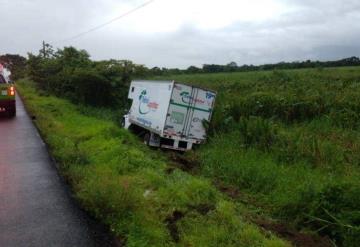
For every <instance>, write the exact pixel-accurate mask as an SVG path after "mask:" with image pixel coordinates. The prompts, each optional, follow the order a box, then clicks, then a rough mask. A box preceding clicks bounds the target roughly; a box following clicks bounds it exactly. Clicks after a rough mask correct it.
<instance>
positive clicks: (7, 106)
mask: <svg viewBox="0 0 360 247" xmlns="http://www.w3.org/2000/svg"><path fill="white" fill-rule="evenodd" d="M6 72H7V71H6V70H5V69H4V68H3V67H2V65H1V64H0V115H6V116H8V117H15V115H16V101H15V86H14V84H12V83H10V80H9V77H8V74H7V73H6Z"/></svg>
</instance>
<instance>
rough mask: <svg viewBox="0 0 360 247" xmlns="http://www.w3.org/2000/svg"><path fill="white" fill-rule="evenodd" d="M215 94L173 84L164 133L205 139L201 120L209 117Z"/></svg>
mask: <svg viewBox="0 0 360 247" xmlns="http://www.w3.org/2000/svg"><path fill="white" fill-rule="evenodd" d="M214 102H215V94H214V93H212V92H210V91H206V90H203V89H199V88H196V87H191V86H187V85H183V84H177V83H176V84H175V85H174V89H173V92H172V96H171V100H170V106H169V110H168V115H167V120H166V125H165V130H164V133H165V134H168V135H172V136H177V137H181V138H188V139H195V140H200V141H201V140H205V139H206V130H205V128H204V126H203V121H204V120H207V121H209V120H210V118H211V114H212V110H213V106H214Z"/></svg>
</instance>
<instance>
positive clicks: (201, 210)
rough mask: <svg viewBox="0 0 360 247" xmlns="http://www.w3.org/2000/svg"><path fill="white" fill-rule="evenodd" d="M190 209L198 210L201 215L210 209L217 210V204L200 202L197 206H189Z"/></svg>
mask: <svg viewBox="0 0 360 247" xmlns="http://www.w3.org/2000/svg"><path fill="white" fill-rule="evenodd" d="M189 209H191V210H195V211H196V212H198V213H199V214H201V215H207V214H208V213H209V212H210V211H213V210H215V205H211V204H205V203H204V204H199V205H196V206H189Z"/></svg>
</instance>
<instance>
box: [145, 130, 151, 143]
mask: <svg viewBox="0 0 360 247" xmlns="http://www.w3.org/2000/svg"><path fill="white" fill-rule="evenodd" d="M149 143H150V133H149V132H147V133H146V134H145V135H144V144H145V145H147V146H149Z"/></svg>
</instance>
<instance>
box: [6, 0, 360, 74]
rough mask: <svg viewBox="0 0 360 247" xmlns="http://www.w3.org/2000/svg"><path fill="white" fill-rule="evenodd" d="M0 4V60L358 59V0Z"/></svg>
mask: <svg viewBox="0 0 360 247" xmlns="http://www.w3.org/2000/svg"><path fill="white" fill-rule="evenodd" d="M145 2H147V0H101V1H99V0H61V1H60V0H0V4H1V6H0V20H1V21H0V54H4V53H19V54H22V55H26V54H27V52H37V51H38V50H39V48H40V46H41V42H42V40H45V41H46V42H49V43H51V44H53V46H55V47H59V48H60V47H63V46H70V45H72V46H75V47H77V48H82V49H86V50H87V51H88V52H89V53H90V54H91V56H92V58H93V59H95V60H100V59H108V58H114V59H130V60H132V61H134V62H135V63H138V64H145V65H147V66H149V67H153V66H159V67H180V68H186V67H188V66H190V65H197V66H201V65H202V64H204V63H216V64H226V63H228V62H230V61H235V62H237V63H238V64H263V63H273V62H280V61H295V60H306V59H319V60H332V59H339V58H344V57H349V56H360V41H359V39H360V0H316V1H315V0H155V1H154V2H152V3H151V4H149V5H147V6H146V7H144V8H142V9H140V10H138V11H137V12H134V13H132V14H131V15H129V16H127V17H125V18H122V19H120V20H118V21H117V22H114V23H112V24H110V25H108V26H106V27H104V28H102V29H100V30H97V31H95V32H91V33H89V34H87V35H84V36H82V37H80V38H78V39H74V40H71V41H61V40H64V39H68V38H70V37H73V36H74V35H76V34H79V33H81V32H84V31H86V30H88V29H91V28H93V27H94V26H97V25H99V24H102V23H104V22H107V21H109V20H111V19H113V18H115V17H117V16H120V15H122V14H123V13H126V12H127V11H129V10H131V9H133V8H136V7H137V6H139V5H141V4H143V3H145Z"/></svg>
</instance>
